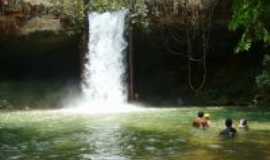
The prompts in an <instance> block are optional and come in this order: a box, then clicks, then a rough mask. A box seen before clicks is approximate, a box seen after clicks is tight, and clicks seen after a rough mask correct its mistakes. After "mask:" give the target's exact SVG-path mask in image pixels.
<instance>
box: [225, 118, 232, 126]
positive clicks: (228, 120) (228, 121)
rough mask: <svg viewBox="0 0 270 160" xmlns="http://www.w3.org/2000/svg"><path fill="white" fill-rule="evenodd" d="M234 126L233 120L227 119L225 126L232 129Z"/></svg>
mask: <svg viewBox="0 0 270 160" xmlns="http://www.w3.org/2000/svg"><path fill="white" fill-rule="evenodd" d="M232 124H233V121H232V119H230V118H227V119H226V121H225V126H226V127H228V128H230V127H232Z"/></svg>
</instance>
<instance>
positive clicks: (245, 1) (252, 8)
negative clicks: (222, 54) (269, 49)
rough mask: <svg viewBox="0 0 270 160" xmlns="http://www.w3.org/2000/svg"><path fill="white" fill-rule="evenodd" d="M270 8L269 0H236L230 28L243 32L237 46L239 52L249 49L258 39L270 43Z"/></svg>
mask: <svg viewBox="0 0 270 160" xmlns="http://www.w3.org/2000/svg"><path fill="white" fill-rule="evenodd" d="M269 9H270V1H269V0H234V6H233V18H232V21H231V23H230V25H229V28H230V29H231V30H232V31H236V30H241V31H242V32H243V34H242V38H241V40H240V42H239V44H238V46H237V48H236V52H237V53H239V52H242V51H248V50H249V49H250V48H251V46H252V44H253V43H255V42H257V41H262V42H264V43H265V44H266V45H270V34H269V30H270V28H269V24H270V15H269V14H267V13H269Z"/></svg>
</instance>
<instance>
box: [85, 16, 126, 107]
mask: <svg viewBox="0 0 270 160" xmlns="http://www.w3.org/2000/svg"><path fill="white" fill-rule="evenodd" d="M126 15H127V11H117V12H105V13H96V12H94V13H90V14H89V43H88V49H89V51H88V53H87V55H86V56H87V57H86V58H87V62H86V64H85V68H84V83H83V85H82V89H83V96H84V102H85V104H86V105H99V106H96V107H103V106H104V105H110V107H115V105H121V104H124V103H125V102H126V99H127V92H126V90H127V87H126V85H125V82H124V74H125V72H126V62H125V57H126V56H125V54H126V52H125V49H126V47H127V42H126V40H125V37H124V33H125V17H126ZM100 105H102V106H100Z"/></svg>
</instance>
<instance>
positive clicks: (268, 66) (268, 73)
mask: <svg viewBox="0 0 270 160" xmlns="http://www.w3.org/2000/svg"><path fill="white" fill-rule="evenodd" d="M263 67H264V70H263V72H262V74H261V75H259V76H257V78H256V83H257V86H258V88H259V89H261V90H264V91H270V55H265V57H264V62H263Z"/></svg>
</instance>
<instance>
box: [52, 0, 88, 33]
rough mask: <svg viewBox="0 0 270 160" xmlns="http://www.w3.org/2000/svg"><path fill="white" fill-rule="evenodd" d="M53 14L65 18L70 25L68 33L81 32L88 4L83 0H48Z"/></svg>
mask: <svg viewBox="0 0 270 160" xmlns="http://www.w3.org/2000/svg"><path fill="white" fill-rule="evenodd" d="M50 3H51V4H52V10H53V12H54V13H55V14H57V15H59V16H61V17H62V19H65V20H66V21H67V22H68V23H69V25H70V26H71V30H70V32H68V34H74V33H76V32H81V31H82V29H83V28H84V26H85V17H86V13H87V12H86V11H87V10H88V6H87V5H86V3H85V2H84V1H83V0H72V1H71V0H50Z"/></svg>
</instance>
